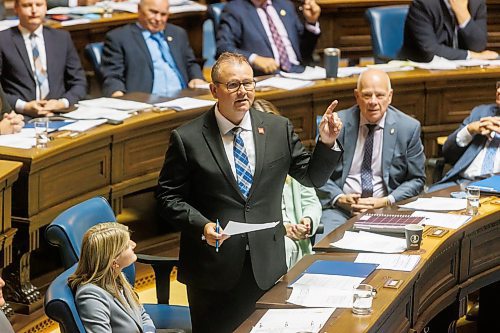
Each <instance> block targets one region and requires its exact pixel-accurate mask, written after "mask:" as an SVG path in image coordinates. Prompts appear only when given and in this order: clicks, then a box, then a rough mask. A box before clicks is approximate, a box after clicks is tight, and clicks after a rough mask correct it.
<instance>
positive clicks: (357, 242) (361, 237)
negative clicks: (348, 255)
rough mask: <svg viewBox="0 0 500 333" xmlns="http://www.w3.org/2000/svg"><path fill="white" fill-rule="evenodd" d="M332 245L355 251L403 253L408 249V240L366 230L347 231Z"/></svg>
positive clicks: (331, 244)
mask: <svg viewBox="0 0 500 333" xmlns="http://www.w3.org/2000/svg"><path fill="white" fill-rule="evenodd" d="M330 246H332V247H337V248H340V249H346V250H355V251H367V252H381V253H401V252H404V251H405V250H406V240H405V239H404V238H398V237H391V236H385V235H379V234H375V233H371V232H366V231H360V232H353V231H346V232H345V233H344V237H342V239H340V240H338V241H336V242H333V243H330Z"/></svg>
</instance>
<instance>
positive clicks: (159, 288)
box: [137, 254, 179, 304]
mask: <svg viewBox="0 0 500 333" xmlns="http://www.w3.org/2000/svg"><path fill="white" fill-rule="evenodd" d="M137 262H140V263H143V264H148V265H151V267H152V268H153V270H154V272H155V277H156V297H157V298H158V304H169V298H170V274H171V272H172V269H173V268H174V266H178V265H179V258H177V257H160V256H151V255H147V254H137Z"/></svg>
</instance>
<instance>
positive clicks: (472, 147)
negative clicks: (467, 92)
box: [437, 104, 500, 184]
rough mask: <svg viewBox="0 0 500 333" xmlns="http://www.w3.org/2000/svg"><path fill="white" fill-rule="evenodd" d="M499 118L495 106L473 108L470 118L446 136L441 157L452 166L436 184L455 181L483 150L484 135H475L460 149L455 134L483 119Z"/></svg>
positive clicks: (499, 114)
mask: <svg viewBox="0 0 500 333" xmlns="http://www.w3.org/2000/svg"><path fill="white" fill-rule="evenodd" d="M493 116H500V110H499V108H498V106H497V105H496V104H489V105H480V106H477V107H475V108H474V109H473V110H472V112H471V114H470V116H469V117H467V118H465V120H464V121H463V122H462V124H461V125H460V127H459V128H458V129H457V130H456V131H455V132H453V133H452V134H450V135H449V136H448V139H446V142H445V143H444V145H443V155H444V158H445V160H446V162H448V163H451V164H454V165H453V168H451V169H450V171H448V172H447V173H446V175H445V176H444V177H443V179H441V180H440V181H439V182H437V184H442V183H446V182H449V181H453V180H456V179H457V178H459V177H460V173H461V172H463V171H464V170H465V169H467V168H468V167H469V165H470V164H471V163H472V161H474V159H475V158H476V156H477V155H478V154H479V152H480V151H481V149H483V147H484V144H485V142H486V140H487V138H486V136H484V135H475V136H474V138H473V139H472V141H471V143H469V145H468V146H465V147H460V146H458V145H457V134H458V132H460V130H461V129H462V128H464V127H465V126H467V125H469V124H470V123H472V122H474V121H478V120H480V119H481V118H483V117H493Z"/></svg>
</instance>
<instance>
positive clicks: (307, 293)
mask: <svg viewBox="0 0 500 333" xmlns="http://www.w3.org/2000/svg"><path fill="white" fill-rule="evenodd" d="M287 302H288V303H292V304H296V305H300V306H305V307H307V308H352V288H351V289H350V290H340V289H333V288H325V287H322V286H321V287H320V286H304V285H296V286H295V287H294V288H293V290H292V293H291V294H290V297H289V298H288V300H287Z"/></svg>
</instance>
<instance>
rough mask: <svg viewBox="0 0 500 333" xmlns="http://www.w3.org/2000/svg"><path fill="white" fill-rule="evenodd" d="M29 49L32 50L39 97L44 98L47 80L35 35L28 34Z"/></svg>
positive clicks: (47, 84)
mask: <svg viewBox="0 0 500 333" xmlns="http://www.w3.org/2000/svg"><path fill="white" fill-rule="evenodd" d="M30 42H31V51H32V52H33V63H34V64H35V79H36V83H37V88H38V89H39V90H40V99H45V97H47V95H48V94H49V80H48V78H47V71H46V70H45V69H44V68H43V65H42V59H41V58H40V51H39V50H38V44H37V43H36V35H35V34H31V35H30Z"/></svg>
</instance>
